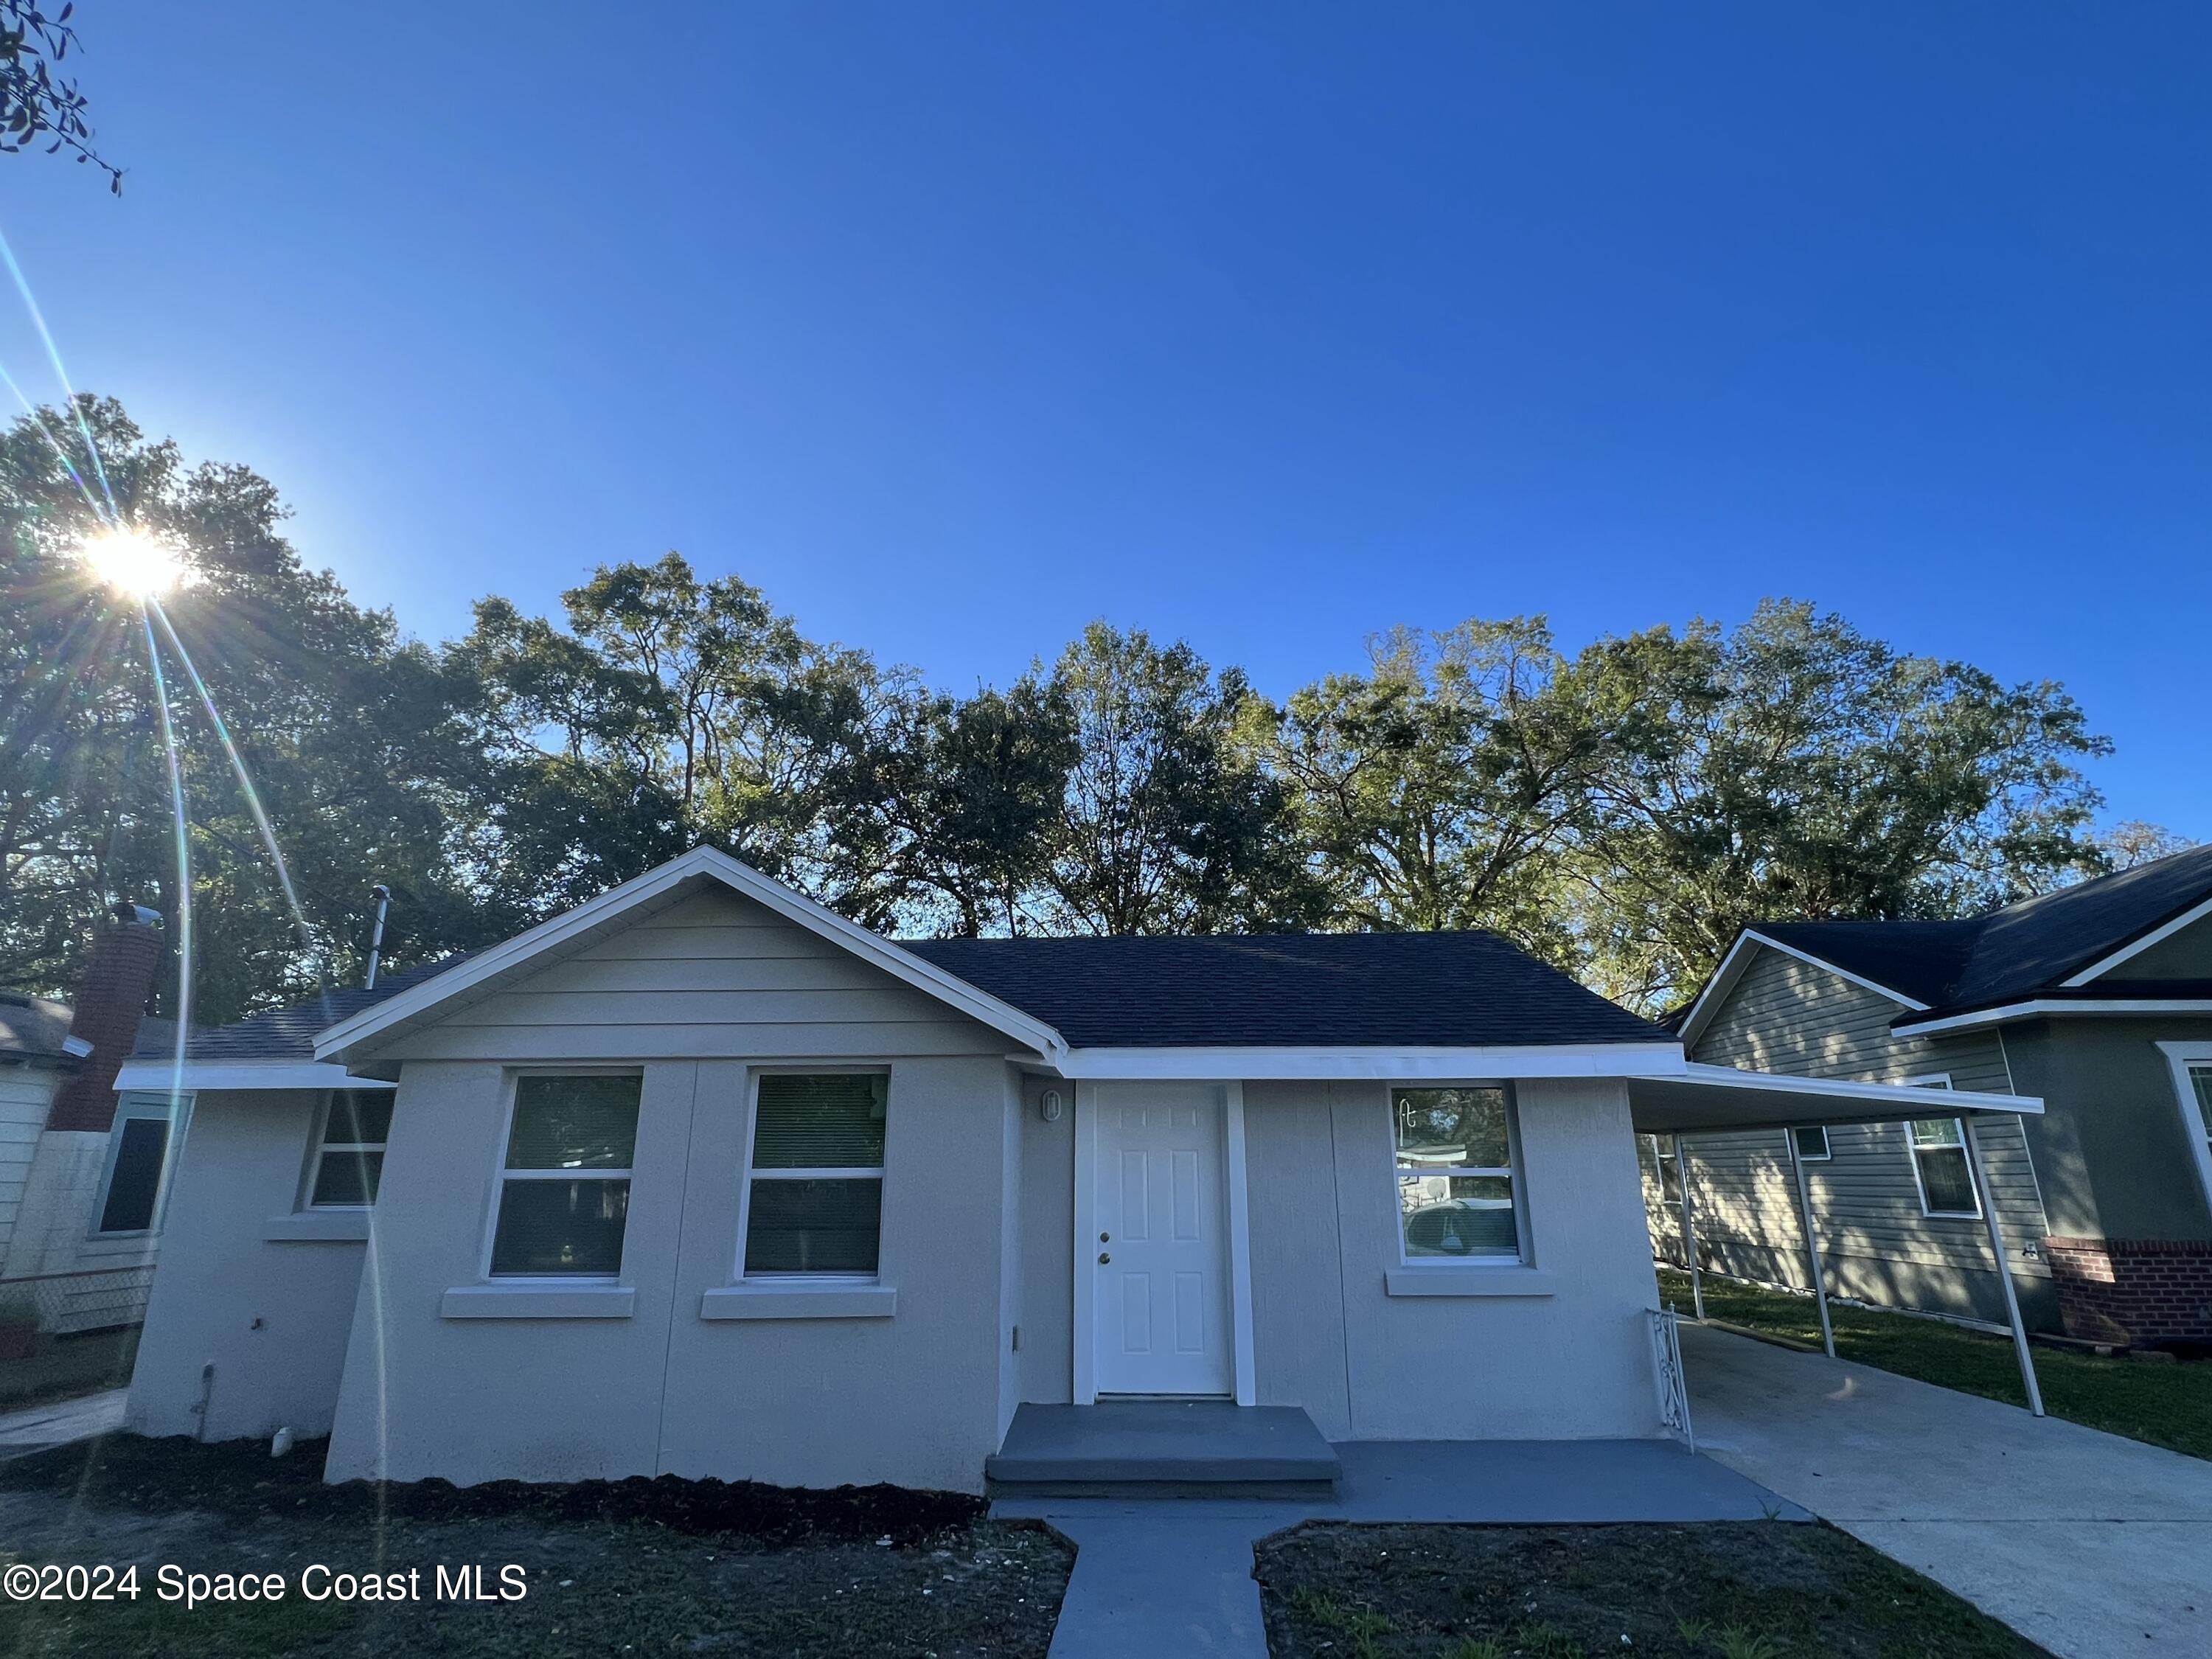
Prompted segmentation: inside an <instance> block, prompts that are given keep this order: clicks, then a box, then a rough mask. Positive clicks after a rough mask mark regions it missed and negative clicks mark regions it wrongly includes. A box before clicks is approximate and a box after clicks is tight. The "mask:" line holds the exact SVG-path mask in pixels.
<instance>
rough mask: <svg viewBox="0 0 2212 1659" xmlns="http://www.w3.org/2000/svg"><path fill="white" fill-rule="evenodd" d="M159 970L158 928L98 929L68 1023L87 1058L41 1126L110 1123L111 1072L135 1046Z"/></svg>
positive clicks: (98, 1128)
mask: <svg viewBox="0 0 2212 1659" xmlns="http://www.w3.org/2000/svg"><path fill="white" fill-rule="evenodd" d="M160 966H161V929H160V928H158V927H147V926H146V925H145V924H143V923H142V922H135V921H126V922H118V923H115V924H112V925H111V926H109V927H104V928H102V929H101V930H100V936H99V938H97V939H94V941H93V945H92V962H91V964H90V965H89V966H88V967H87V968H86V969H85V971H84V985H83V987H82V989H80V990H79V991H78V992H77V996H76V1009H75V1012H74V1013H73V1015H72V1016H71V1018H70V1036H79V1037H82V1038H83V1039H84V1040H85V1041H86V1042H89V1043H90V1044H92V1053H91V1054H90V1055H89V1056H88V1057H87V1059H86V1060H85V1062H84V1064H83V1065H82V1066H78V1067H77V1069H76V1072H75V1073H73V1074H72V1075H71V1076H70V1079H69V1080H68V1081H67V1082H65V1083H64V1084H63V1085H62V1086H61V1091H60V1092H59V1093H58V1094H57V1095H56V1096H55V1097H54V1103H53V1106H52V1109H50V1110H49V1111H48V1112H47V1114H46V1127H48V1128H49V1129H90V1130H93V1131H94V1132H96V1133H105V1132H106V1130H107V1128H108V1127H110V1126H111V1125H112V1123H113V1122H114V1121H115V1073H116V1072H117V1071H118V1069H119V1068H120V1067H121V1066H122V1064H123V1062H124V1060H125V1059H127V1058H128V1057H129V1055H130V1053H131V1047H132V1045H133V1044H135V1043H136V1042H137V1041H138V1022H139V1020H140V1018H142V1017H143V1015H144V1014H145V1012H146V996H147V994H148V993H149V991H151V990H152V989H153V988H154V973H155V969H157V968H159V967H160Z"/></svg>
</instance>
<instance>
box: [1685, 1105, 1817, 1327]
mask: <svg viewBox="0 0 2212 1659" xmlns="http://www.w3.org/2000/svg"><path fill="white" fill-rule="evenodd" d="M1782 1138H1783V1139H1784V1140H1786V1141H1788V1142H1789V1143H1790V1173H1791V1174H1792V1175H1794V1176H1796V1178H1797V1213H1798V1214H1799V1215H1801V1216H1802V1217H1803V1218H1805V1259H1806V1261H1808V1262H1810V1263H1811V1264H1812V1267H1813V1300H1814V1303H1816V1304H1818V1305H1819V1307H1820V1346H1821V1347H1822V1348H1824V1349H1825V1350H1826V1352H1827V1355H1828V1358H1831V1359H1833V1358H1835V1357H1836V1332H1835V1328H1834V1327H1833V1326H1832V1325H1830V1324H1829V1323H1828V1274H1827V1271H1826V1269H1825V1268H1824V1267H1821V1266H1820V1229H1819V1228H1818V1227H1816V1226H1814V1225H1813V1189H1812V1188H1809V1187H1808V1186H1807V1185H1806V1184H1805V1160H1804V1159H1803V1158H1801V1157H1800V1156H1799V1155H1798V1152H1797V1131H1796V1129H1794V1128H1790V1129H1784V1131H1783V1132H1782ZM1679 1144H1680V1143H1679V1142H1678V1143H1677V1145H1679Z"/></svg>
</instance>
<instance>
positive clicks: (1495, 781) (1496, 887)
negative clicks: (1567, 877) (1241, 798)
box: [1246, 617, 1603, 957]
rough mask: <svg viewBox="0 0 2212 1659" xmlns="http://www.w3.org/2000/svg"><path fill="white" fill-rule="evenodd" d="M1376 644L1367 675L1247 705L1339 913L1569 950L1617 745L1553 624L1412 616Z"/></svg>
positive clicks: (1380, 924)
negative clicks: (1606, 747) (1571, 872)
mask: <svg viewBox="0 0 2212 1659" xmlns="http://www.w3.org/2000/svg"><path fill="white" fill-rule="evenodd" d="M1368 650H1369V657H1370V664H1371V666H1370V671H1369V672H1367V673H1366V674H1364V675H1357V674H1340V675H1332V676H1330V677H1329V678H1327V679H1325V680H1322V681H1321V682H1320V683H1318V684H1315V685H1310V686H1308V687H1306V688H1305V689H1304V690H1301V691H1299V692H1297V694H1296V695H1295V696H1292V697H1291V699H1290V700H1289V702H1287V703H1285V705H1283V706H1282V707H1280V708H1274V707H1271V706H1269V705H1267V704H1266V703H1264V702H1260V701H1259V700H1257V699H1255V700H1254V701H1253V702H1251V703H1250V704H1249V705H1248V718H1247V722H1246V731H1247V735H1248V739H1249V741H1250V742H1251V743H1252V744H1254V745H1255V750H1256V752H1257V753H1258V754H1259V756H1260V757H1261V760H1262V761H1263V763H1265V765H1266V766H1267V769H1268V771H1269V772H1270V773H1271V774H1272V775H1273V776H1274V777H1276V778H1277V779H1278V780H1279V781H1280V782H1281V783H1282V785H1283V787H1284V788H1285V791H1286V792H1287V795H1288V799H1289V802H1290V809H1291V818H1292V821H1293V823H1295V825H1296V826H1297V834H1298V836H1299V838H1300V840H1301V841H1302V842H1303V843H1304V847H1305V848H1306V849H1307V853H1308V856H1309V858H1310V860H1311V861H1312V867H1313V870H1314V872H1315V874H1316V877H1317V878H1318V879H1319V880H1320V881H1321V883H1322V884H1323V886H1324V887H1325V888H1326V890H1327V891H1328V896H1329V901H1330V906H1331V909H1332V912H1333V915H1334V921H1333V924H1332V925H1335V926H1349V927H1367V928H1377V929H1389V928H1414V929H1427V928H1443V927H1489V928H1493V929H1496V930H1497V931H1498V932H1500V933H1504V934H1506V935H1507V936H1508V937H1510V938H1512V939H1516V940H1518V941H1519V942H1521V943H1522V944H1523V945H1528V946H1530V947H1531V948H1534V949H1540V950H1542V951H1545V952H1546V953H1547V954H1548V955H1551V956H1553V957H1560V956H1564V955H1567V954H1569V953H1570V952H1571V941H1570V940H1569V939H1567V937H1566V936H1565V933H1564V930H1563V927H1562V925H1561V921H1560V918H1559V912H1558V908H1557V906H1556V905H1555V904H1554V903H1553V902H1552V900H1553V892H1554V890H1555V888H1556V885H1557V883H1558V879H1559V866H1560V864H1561V861H1562V860H1564V859H1565V856H1566V855H1567V854H1568V852H1569V850H1570V848H1571V843H1572V837H1573V834H1574V830H1575V829H1576V826H1577V823H1579V821H1580V819H1581V817H1583V809H1584V806H1585V804H1586V801H1587V799H1588V793H1589V785H1590V780H1591V777H1592V775H1593V774H1594V772H1595V768H1596V767H1597V765H1598V764H1599V763H1600V760H1601V756H1602V752H1603V750H1602V743H1601V734H1600V733H1599V732H1597V731H1596V730H1595V726H1594V723H1593V721H1592V720H1591V718H1590V715H1589V710H1588V709H1587V708H1585V707H1584V706H1583V704H1582V703H1581V702H1578V701H1577V699H1575V698H1574V697H1572V696H1569V695H1567V691H1566V690H1565V688H1564V687H1563V685H1562V684H1561V679H1560V676H1561V672H1562V671H1563V669H1564V668H1565V660H1564V659H1562V658H1561V657H1560V656H1559V653H1558V652H1557V650H1556V649H1555V648H1554V647H1553V642H1552V635H1551V632H1550V629H1548V628H1547V626H1546V625H1545V623H1544V621H1543V619H1542V618H1541V617H1535V618H1528V617H1516V618H1513V619H1512V620H1510V621H1507V622H1502V623H1488V622H1480V621H1474V622H1468V623H1462V624H1461V625H1460V626H1459V627H1457V628H1455V629H1449V631H1446V632H1443V633H1434V634H1430V633H1420V632H1417V631H1415V630H1413V629H1403V628H1401V629H1395V630H1394V631H1392V632H1391V633H1389V634H1386V635H1380V636H1378V637H1377V638H1376V639H1373V640H1370V641H1369V647H1368Z"/></svg>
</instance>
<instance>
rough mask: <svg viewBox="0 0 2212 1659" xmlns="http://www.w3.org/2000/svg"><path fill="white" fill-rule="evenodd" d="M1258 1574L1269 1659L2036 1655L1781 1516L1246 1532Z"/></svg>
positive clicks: (2009, 1658) (1865, 1556)
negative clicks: (1253, 1544)
mask: <svg viewBox="0 0 2212 1659" xmlns="http://www.w3.org/2000/svg"><path fill="white" fill-rule="evenodd" d="M1259 1577H1260V1591H1261V1604H1262V1606H1263V1607H1264V1608H1265V1610H1266V1613H1267V1645H1268V1650H1269V1651H1270V1652H1271V1653H1272V1654H1273V1656H1274V1659H1597V1656H1599V1655H1603V1654H1614V1655H1620V1654H1635V1655H1642V1656H1646V1659H1649V1656H1654V1655H1657V1656H1663V1659H1816V1656H1817V1659H2037V1656H2040V1659H2049V1656H2048V1655H2047V1654H2045V1650H2043V1649H2041V1648H2039V1647H2038V1646H2036V1645H2035V1644H2033V1642H2030V1641H2028V1640H2027V1638H2024V1637H2021V1636H2017V1635H2015V1634H2014V1633H2013V1632H2011V1631H2009V1630H2008V1629H2006V1628H2005V1626H2002V1625H2000V1624H1999V1623H1997V1622H1996V1620H1994V1619H1991V1618H1990V1617H1989V1616H1988V1615H1986V1614H1984V1613H1978V1612H1977V1611H1976V1610H1975V1609H1974V1608H1972V1607H1969V1606H1968V1605H1967V1604H1966V1602H1964V1601H1960V1599H1959V1598H1958V1597H1957V1596H1955V1595H1952V1594H1951V1593H1950V1592H1949V1591H1948V1590H1946V1589H1942V1588H1940V1587H1939V1586H1937V1585H1936V1584H1934V1583H1930V1582H1929V1580H1927V1579H1925V1578H1923V1577H1921V1576H1920V1575H1919V1574H1918V1573H1917V1572H1914V1571H1911V1569H1909V1568H1906V1567H1901V1566H1899V1565H1898V1564H1897V1563H1896V1562H1894V1561H1892V1560H1891V1559H1889V1558H1888V1557H1887V1556H1884V1555H1881V1554H1878V1553H1875V1551H1873V1550H1870V1549H1869V1548H1868V1547H1866V1546H1865V1545H1863V1544H1862V1543H1860V1542H1859V1541H1857V1539H1855V1538H1851V1537H1850V1536H1849V1535H1847V1534H1844V1533H1840V1532H1838V1531H1837V1530H1836V1529H1835V1528H1832V1527H1826V1526H1804V1525H1794V1524H1792V1523H1790V1522H1779V1521H1772V1522H1760V1521H1753V1522H1725V1523H1717V1524H1714V1525H1710V1526H1698V1527H1686V1526H1664V1527H1659V1526H1619V1527H1353V1526H1342V1525H1334V1524H1316V1525H1312V1526H1307V1527H1302V1528H1298V1529H1297V1531H1295V1532H1289V1533H1285V1534H1280V1535H1279V1536H1278V1537H1275V1538H1273V1539H1269V1540H1267V1541H1265V1542H1263V1543H1262V1544H1261V1547H1260V1550H1259ZM1623 1638H1626V1640H1624V1639H1623Z"/></svg>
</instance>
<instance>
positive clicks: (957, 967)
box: [133, 933, 1668, 1061]
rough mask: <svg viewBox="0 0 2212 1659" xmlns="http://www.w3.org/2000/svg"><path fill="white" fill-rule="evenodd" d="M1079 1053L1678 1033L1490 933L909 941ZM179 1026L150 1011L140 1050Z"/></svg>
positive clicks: (1630, 1038)
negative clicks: (1101, 1049)
mask: <svg viewBox="0 0 2212 1659" xmlns="http://www.w3.org/2000/svg"><path fill="white" fill-rule="evenodd" d="M898 943H899V945H901V946H902V948H904V949H906V950H908V951H913V952H914V954H915V955H916V956H918V957H922V958H923V959H924V960H925V961H927V962H931V963H935V964H936V965H937V966H938V967H939V968H942V969H945V971H946V972H948V973H951V974H954V975H957V976H958V977H960V978H962V979H963V980H966V981H968V982H969V984H971V985H973V986H975V987H977V988H978V989H980V990H983V991H987V992H989V993H990V994H992V995H993V996H995V997H997V998H998V999H1000V1000H1001V1001H1003V1002H1009V1003H1012V1005H1013V1006H1015V1007H1017V1008H1018V1009H1020V1010H1021V1011H1022V1012H1024V1013H1027V1014H1030V1015H1033V1016H1034V1017H1036V1018H1038V1019H1042V1020H1043V1021H1045V1022H1046V1023H1047V1024H1050V1025H1051V1026H1053V1027H1054V1029H1055V1030H1058V1031H1059V1032H1060V1035H1061V1036H1064V1037H1066V1039H1067V1041H1068V1042H1069V1043H1070V1044H1072V1045H1073V1046H1075V1047H1079V1048H1094V1047H1110V1048H1181V1047H1215V1046H1219V1047H1229V1048H1254V1047H1277V1046H1284V1047H1297V1048H1315V1047H1320V1048H1330V1047H1368V1046H1414V1047H1421V1048H1488V1047H1497V1046H1509V1045H1522V1044H1545V1043H1568V1042H1666V1041H1668V1033H1667V1032H1665V1031H1663V1030H1660V1029H1659V1028H1658V1027H1657V1026H1656V1025H1653V1024H1649V1023H1648V1022H1646V1021H1644V1020H1642V1019H1638V1018H1637V1017H1636V1016H1635V1015H1633V1014H1632V1013H1628V1012H1626V1011H1624V1010H1622V1009H1620V1008H1617V1007H1615V1006H1613V1004H1612V1003H1610V1002H1607V1001H1606V1000H1604V999H1603V998H1602V997H1600V996H1598V995H1596V994H1595V993H1593V992H1590V991H1587V990H1584V989H1583V987H1581V986H1579V985H1577V984H1576V983H1575V981H1572V980H1571V979H1569V978H1568V977H1567V976H1566V975H1565V974H1563V973H1560V972H1559V970H1558V969H1555V968H1548V967H1547V966H1545V965H1544V964H1543V963H1541V962H1538V961H1537V960H1536V959H1535V958H1534V957H1531V956H1528V954H1526V953H1525V952H1523V951H1519V950H1516V949H1515V948H1514V947H1513V946H1512V945H1508V944H1507V943H1506V942H1505V941H1504V940H1503V939H1498V938H1495V937H1493V936H1492V935H1491V934H1488V933H1294V934H1280V935H1275V936H1270V937H1259V938H1231V937H1227V936H1223V935H1213V936H1207V937H1198V938H1187V939H1093V938H1085V939H901V940H899V941H898ZM464 960H465V958H464V957H458V956H457V957H447V959H446V960H445V961H443V962H439V963H433V964H431V965H430V966H429V967H427V968H418V969H415V970H414V971H413V972H411V973H406V974H398V975H393V976H392V978H390V979H387V980H385V981H382V982H381V983H380V984H379V985H378V986H377V987H376V989H374V991H364V990H362V988H360V987H358V986H354V987H346V988H344V989H342V990H334V991H331V992H330V993H328V994H325V995H324V996H322V997H319V998H317V999H315V1000H312V1001H309V1002H303V1003H300V1004H297V1005H295V1006H292V1007H289V1008H279V1009H273V1010H271V1011H270V1012H265V1013H258V1014H252V1015H249V1016H247V1017H246V1018H244V1019H241V1020H240V1021H239V1022H238V1023H237V1024H234V1025H225V1026H222V1027H220V1028H219V1029H216V1030H197V1031H195V1032H194V1033H193V1034H192V1038H191V1047H190V1049H189V1057H190V1058H191V1059H192V1060H208V1061H222V1060H310V1059H312V1058H313V1053H314V1038H315V1034H316V1033H317V1032H319V1031H321V1030H324V1029H325V1028H326V1027H328V1026H331V1025H334V1024H337V1022H338V1021H340V1020H342V1019H346V1018H350V1017H351V1016H353V1015H355V1014H357V1013H359V1012H361V1011H362V1009H364V1008H367V1007H369V1006H372V1005H373V1004H375V1003H379V1002H381V1001H383V1000H385V999H386V997H389V996H394V995H397V994H398V993H399V992H401V991H404V990H406V989H407V988H408V987H410V986H414V985H419V984H421V983H422V981H424V980H427V979H430V978H434V977H435V976H436V975H439V974H442V973H444V972H445V971H446V970H447V969H449V968H452V967H453V966H455V965H456V964H458V963H460V962H462V961H464ZM174 1031H175V1028H174V1027H173V1025H170V1024H168V1023H167V1021H155V1020H149V1021H147V1022H146V1024H145V1027H144V1028H143V1030H142V1032H141V1034H140V1036H139V1042H138V1047H137V1053H136V1054H134V1056H133V1058H135V1059H138V1060H167V1058H169V1057H170V1055H171V1054H173V1052H174V1049H173V1044H174V1042H175V1041H176V1038H175V1035H174Z"/></svg>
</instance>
